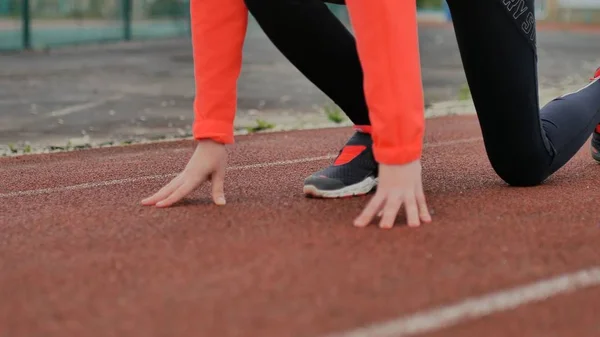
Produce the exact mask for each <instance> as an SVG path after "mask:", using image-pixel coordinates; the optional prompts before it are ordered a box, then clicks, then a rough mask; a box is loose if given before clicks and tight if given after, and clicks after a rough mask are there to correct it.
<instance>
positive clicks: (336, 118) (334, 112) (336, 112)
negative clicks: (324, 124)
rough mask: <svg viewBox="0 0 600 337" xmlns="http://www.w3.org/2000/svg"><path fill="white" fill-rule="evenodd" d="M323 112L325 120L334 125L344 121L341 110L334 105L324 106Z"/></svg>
mask: <svg viewBox="0 0 600 337" xmlns="http://www.w3.org/2000/svg"><path fill="white" fill-rule="evenodd" d="M323 111H325V114H326V115H327V119H329V120H330V121H332V122H334V123H336V124H339V123H341V122H343V121H344V119H345V117H344V113H343V112H342V109H340V108H339V107H338V106H337V105H335V104H327V105H326V106H324V107H323Z"/></svg>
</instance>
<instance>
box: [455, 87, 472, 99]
mask: <svg viewBox="0 0 600 337" xmlns="http://www.w3.org/2000/svg"><path fill="white" fill-rule="evenodd" d="M458 99H459V100H461V101H468V100H470V99H471V90H470V89H469V85H468V84H466V83H465V84H463V85H462V86H461V87H460V89H459V90H458Z"/></svg>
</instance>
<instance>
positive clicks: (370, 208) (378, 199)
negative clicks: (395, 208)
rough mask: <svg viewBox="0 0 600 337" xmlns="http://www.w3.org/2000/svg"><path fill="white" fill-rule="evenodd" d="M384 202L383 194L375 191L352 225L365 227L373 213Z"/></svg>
mask: <svg viewBox="0 0 600 337" xmlns="http://www.w3.org/2000/svg"><path fill="white" fill-rule="evenodd" d="M384 202H385V194H384V193H381V192H379V191H378V192H375V195H374V196H373V198H371V201H369V204H367V207H365V209H364V210H363V211H362V213H360V215H359V216H358V217H357V218H356V219H355V220H354V226H356V227H365V226H367V225H368V224H369V223H370V222H371V220H372V219H373V217H374V216H375V214H376V213H377V212H378V211H379V210H380V209H381V207H382V206H383V203H384Z"/></svg>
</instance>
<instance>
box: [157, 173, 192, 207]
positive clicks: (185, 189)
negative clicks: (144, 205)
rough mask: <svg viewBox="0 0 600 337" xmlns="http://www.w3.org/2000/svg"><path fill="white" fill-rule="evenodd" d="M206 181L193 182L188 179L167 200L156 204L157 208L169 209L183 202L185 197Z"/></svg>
mask: <svg viewBox="0 0 600 337" xmlns="http://www.w3.org/2000/svg"><path fill="white" fill-rule="evenodd" d="M203 181H204V179H202V180H192V179H187V180H185V181H184V182H183V184H181V185H179V187H178V188H177V189H176V190H175V191H173V193H171V194H170V195H169V196H168V197H167V198H166V199H164V200H161V201H159V202H157V203H156V207H169V206H171V205H173V204H174V203H176V202H178V201H179V200H181V199H182V198H183V197H185V196H186V195H188V194H189V193H191V192H192V191H193V190H194V189H195V188H196V187H198V185H200V184H201V183H202V182H203Z"/></svg>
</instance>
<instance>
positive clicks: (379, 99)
mask: <svg viewBox="0 0 600 337" xmlns="http://www.w3.org/2000/svg"><path fill="white" fill-rule="evenodd" d="M346 5H347V7H348V11H349V14H350V18H351V21H352V25H353V28H354V33H355V36H356V43H357V48H358V53H359V56H360V59H361V64H362V68H363V72H364V90H365V97H366V100H367V105H368V108H369V117H370V119H371V124H372V130H373V132H372V136H373V150H374V154H375V158H376V159H377V161H378V162H379V163H383V164H405V163H408V162H412V161H414V160H417V159H419V158H420V157H421V152H422V148H423V133H424V125H425V121H424V100H423V87H422V82H421V66H420V58H419V42H418V27H417V12H416V2H415V1H414V0H374V1H365V0H346Z"/></svg>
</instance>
